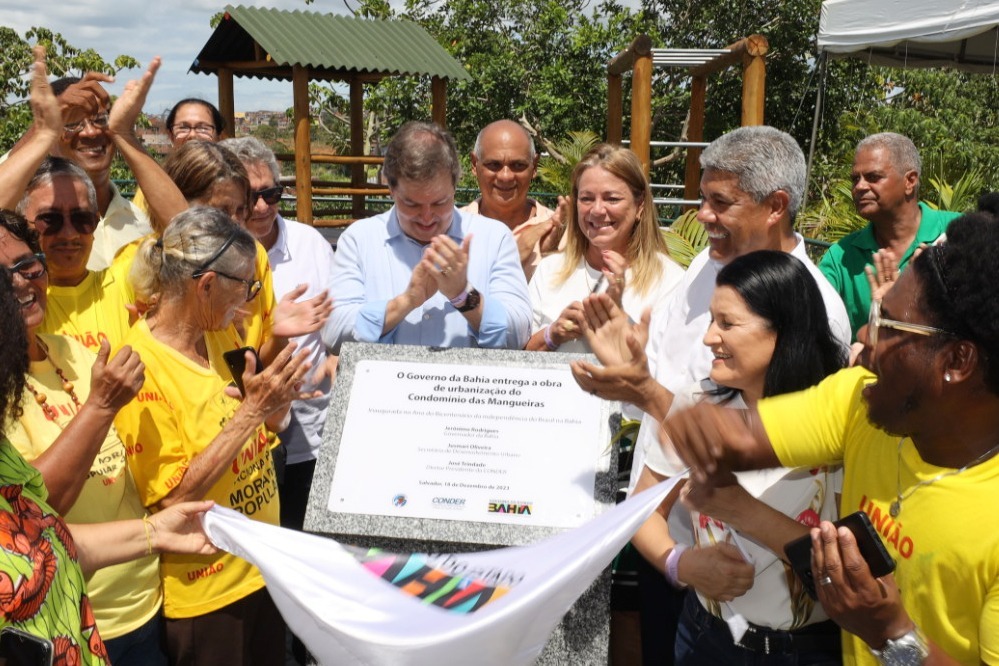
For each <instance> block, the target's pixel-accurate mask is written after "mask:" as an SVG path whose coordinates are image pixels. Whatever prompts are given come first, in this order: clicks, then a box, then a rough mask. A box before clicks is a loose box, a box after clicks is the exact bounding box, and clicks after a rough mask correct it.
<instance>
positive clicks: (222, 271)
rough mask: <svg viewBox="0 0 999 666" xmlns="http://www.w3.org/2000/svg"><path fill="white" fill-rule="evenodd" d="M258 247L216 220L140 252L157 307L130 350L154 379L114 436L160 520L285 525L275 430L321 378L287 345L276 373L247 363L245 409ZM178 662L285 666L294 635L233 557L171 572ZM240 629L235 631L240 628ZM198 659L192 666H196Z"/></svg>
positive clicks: (175, 226)
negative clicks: (179, 510)
mask: <svg viewBox="0 0 999 666" xmlns="http://www.w3.org/2000/svg"><path fill="white" fill-rule="evenodd" d="M255 254H256V244H255V243H254V241H253V238H252V237H251V236H250V235H249V234H248V233H247V232H246V231H245V230H244V229H242V228H241V227H240V226H239V225H237V224H236V223H235V222H233V221H232V220H231V219H230V218H229V216H228V215H226V214H225V213H224V212H222V211H221V210H218V209H216V208H209V207H202V206H196V207H194V208H191V209H189V210H187V211H185V212H183V213H181V214H180V215H178V216H177V217H176V218H174V220H173V221H172V222H171V223H170V225H169V226H168V227H167V228H166V229H165V230H164V231H163V235H162V237H161V238H159V239H155V238H148V239H146V240H145V241H144V242H143V243H142V245H141V246H140V247H139V249H138V251H137V253H136V256H135V260H134V262H133V265H132V270H131V279H132V283H133V287H134V289H135V292H136V295H137V296H138V297H139V298H148V297H149V295H150V294H154V293H155V294H158V295H159V302H158V305H157V307H156V308H154V309H153V310H151V311H150V312H149V313H148V314H147V315H146V317H145V318H143V319H141V320H139V321H138V322H136V323H135V325H134V326H133V327H132V329H131V330H130V331H129V335H128V337H127V338H126V342H127V343H128V344H130V345H131V346H132V348H133V349H134V350H136V351H137V352H138V353H139V354H141V356H142V359H143V362H144V363H145V365H146V380H145V383H144V384H143V386H142V388H141V389H140V391H139V394H138V397H137V399H136V400H134V401H133V402H132V403H130V404H129V405H127V406H126V407H125V408H123V409H122V410H121V411H120V412H119V413H118V416H117V418H116V419H115V425H116V427H117V428H118V432H119V433H120V434H121V437H122V440H123V441H124V442H125V446H126V448H127V450H128V452H129V466H130V468H131V470H132V474H133V476H134V477H135V480H136V484H137V486H138V489H139V496H140V497H141V499H142V501H143V503H144V504H145V505H146V506H147V507H149V508H150V509H152V510H160V509H163V508H165V507H168V506H170V505H172V504H174V503H176V502H181V501H185V500H190V499H203V498H204V499H212V500H214V501H215V502H216V503H218V504H219V505H221V506H226V507H230V508H233V509H236V510H237V511H240V512H241V513H243V514H245V515H247V516H249V517H251V518H253V519H254V520H261V521H264V522H268V523H272V524H275V525H276V524H278V522H279V503H278V489H277V479H276V475H275V471H274V464H273V461H272V458H271V451H270V450H271V448H272V447H273V446H274V445H275V438H274V437H273V436H272V435H271V434H270V432H269V431H268V429H267V428H266V427H265V422H268V421H270V420H272V419H277V418H280V417H281V416H283V414H284V413H285V412H286V410H287V409H288V405H289V403H290V401H291V400H292V399H295V398H298V397H300V395H299V389H300V387H301V385H302V382H303V377H304V376H305V374H306V372H307V371H308V369H309V367H310V366H309V363H308V362H306V361H305V360H304V356H303V355H301V354H299V355H297V356H293V355H292V351H293V350H294V347H295V346H294V344H290V345H288V347H286V348H285V349H284V350H282V351H281V352H280V353H279V354H278V355H277V356H276V357H275V359H274V361H273V362H271V363H270V364H269V365H268V366H267V368H266V369H263V370H262V371H260V372H259V374H255V373H256V371H259V370H260V368H259V367H256V360H255V358H253V356H252V354H250V353H249V352H245V353H244V356H243V357H242V359H241V360H243V361H245V363H246V370H245V371H244V372H243V373H242V376H241V378H240V379H241V380H242V386H243V390H244V392H245V395H244V397H243V400H242V402H240V401H239V400H237V399H236V398H234V397H233V395H232V389H231V388H228V389H227V387H229V384H230V383H231V382H233V381H234V380H235V379H236V378H235V377H233V376H232V374H231V372H230V370H229V369H228V367H227V364H226V361H225V359H224V358H223V354H224V353H225V352H227V351H229V350H232V349H234V348H239V347H240V346H241V345H242V340H240V339H233V335H234V331H233V328H232V327H231V326H230V324H231V323H232V321H233V320H234V319H235V318H237V317H241V316H242V314H243V312H244V310H245V309H246V308H247V307H248V302H250V301H252V300H253V299H254V297H256V296H257V295H258V292H259V291H260V282H259V280H257V278H256V275H255V268H254V263H253V257H254V256H255ZM162 574H163V585H164V615H165V616H166V618H167V619H166V625H167V628H166V636H167V651H168V653H169V654H170V655H171V658H172V659H173V660H175V661H176V660H178V659H181V658H183V663H190V664H220V663H226V664H256V663H260V664H275V663H280V662H281V660H282V658H283V653H284V623H283V621H282V619H281V616H280V615H279V614H278V612H277V609H276V608H275V606H274V604H273V602H272V601H271V599H270V597H269V595H268V594H267V591H266V590H265V589H264V581H263V578H262V577H261V575H260V572H259V571H257V569H255V568H254V567H252V566H251V565H250V564H248V563H247V562H245V561H243V560H241V559H239V558H237V557H234V556H232V555H228V554H219V555H212V556H208V557H172V556H165V557H164V558H163V559H162ZM233 619H235V620H236V622H235V623H234V622H233ZM188 656H190V659H191V660H190V661H188V660H187V659H188Z"/></svg>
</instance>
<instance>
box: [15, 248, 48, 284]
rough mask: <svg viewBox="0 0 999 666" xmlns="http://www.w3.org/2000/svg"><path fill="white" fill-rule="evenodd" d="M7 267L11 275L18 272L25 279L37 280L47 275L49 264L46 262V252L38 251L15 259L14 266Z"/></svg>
mask: <svg viewBox="0 0 999 666" xmlns="http://www.w3.org/2000/svg"><path fill="white" fill-rule="evenodd" d="M6 269H7V272H8V273H10V275H11V277H13V275H14V274H15V273H17V274H18V275H20V276H21V277H22V278H24V279H25V280H37V279H38V278H40V277H41V276H43V275H45V271H47V270H48V264H46V263H45V253H44V252H36V253H35V254H31V255H28V256H27V257H25V258H23V259H20V260H18V261H15V262H14V265H13V266H7V267H6Z"/></svg>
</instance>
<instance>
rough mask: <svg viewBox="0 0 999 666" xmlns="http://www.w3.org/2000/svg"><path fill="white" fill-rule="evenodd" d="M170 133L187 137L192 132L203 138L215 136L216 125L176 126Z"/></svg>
mask: <svg viewBox="0 0 999 666" xmlns="http://www.w3.org/2000/svg"><path fill="white" fill-rule="evenodd" d="M170 131H171V132H173V135H174V136H187V135H188V134H190V133H191V132H194V133H195V134H200V135H201V136H215V125H174V126H173V127H171V128H170Z"/></svg>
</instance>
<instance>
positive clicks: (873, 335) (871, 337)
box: [867, 301, 953, 349]
mask: <svg viewBox="0 0 999 666" xmlns="http://www.w3.org/2000/svg"><path fill="white" fill-rule="evenodd" d="M879 328H893V329H895V330H896V331H905V332H906V333H915V334H916V335H926V336H930V335H953V333H951V332H950V331H945V330H944V329H942V328H936V327H934V326H926V325H925V324H910V323H909V322H906V321H896V320H894V319H882V318H881V301H872V302H871V314H870V316H868V318H867V342H868V344H869V345H870V346H871V349H873V348H874V347H876V346H877V344H878V329H879Z"/></svg>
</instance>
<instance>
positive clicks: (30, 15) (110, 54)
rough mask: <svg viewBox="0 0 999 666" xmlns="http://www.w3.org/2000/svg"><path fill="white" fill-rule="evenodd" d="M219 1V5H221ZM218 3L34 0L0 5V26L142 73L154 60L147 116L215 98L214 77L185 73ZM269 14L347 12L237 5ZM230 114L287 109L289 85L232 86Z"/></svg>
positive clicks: (279, 1)
mask: <svg viewBox="0 0 999 666" xmlns="http://www.w3.org/2000/svg"><path fill="white" fill-rule="evenodd" d="M223 2H224V0H223ZM223 2H219V1H218V0H153V1H152V2H136V1H135V0H128V1H126V0H71V1H68V2H62V3H59V4H56V5H53V4H51V3H43V2H38V0H35V1H34V2H33V3H31V2H24V0H18V1H16V2H15V1H14V0H0V16H3V24H4V25H6V26H7V27H10V28H13V29H14V30H16V31H17V32H18V33H19V34H21V35H22V36H23V35H24V33H25V31H26V30H28V29H29V28H31V27H36V26H43V27H46V28H49V29H50V30H53V31H54V32H58V33H60V34H61V35H62V36H63V37H64V38H65V39H66V41H68V42H69V43H70V44H72V45H73V46H76V47H78V48H93V49H94V50H95V51H97V52H98V53H99V54H100V55H101V57H103V58H104V59H105V60H108V61H110V60H113V59H114V58H115V57H116V56H118V55H121V54H127V55H130V56H134V57H135V58H136V59H138V60H139V62H141V63H142V65H143V67H145V66H147V65H148V64H149V61H150V60H151V59H152V58H153V56H156V55H159V56H161V57H162V58H163V66H162V67H161V68H160V71H159V74H158V75H157V77H156V83H155V84H153V88H152V90H151V91H150V95H149V99H148V100H147V103H146V111H147V112H149V113H160V112H161V111H163V110H165V109H169V108H170V107H171V106H172V105H173V104H174V102H176V101H177V100H179V99H182V98H184V97H203V98H205V99H208V100H210V101H212V102H215V101H217V99H218V82H217V79H216V78H215V77H214V76H208V75H205V74H191V73H188V71H187V70H188V68H189V67H190V66H191V63H192V62H194V59H195V58H196V57H197V55H198V52H199V51H200V50H201V47H203V46H204V45H205V43H206V42H207V41H208V38H209V37H210V36H211V34H212V28H211V27H210V26H209V20H210V19H211V17H212V16H213V15H214V14H215V13H217V12H219V11H221V10H222V9H223V8H224V6H225V5H224V4H223ZM233 4H243V5H250V6H267V7H272V8H275V9H289V10H296V9H297V10H302V11H320V12H335V13H346V9H345V5H344V2H343V0H326V1H323V0H318V1H317V2H314V3H313V4H311V5H306V4H305V1H304V0H254V1H248V2H242V3H239V2H237V3H233ZM140 74H141V72H140V71H138V70H129V71H125V72H122V73H121V74H120V75H119V76H118V80H117V81H116V82H115V83H114V84H111V85H109V86H108V89H109V90H110V92H111V93H112V94H115V95H117V94H119V93H120V92H121V89H122V87H123V86H124V83H125V81H128V80H129V79H132V78H136V77H138V76H140ZM234 89H235V95H236V110H237V111H253V110H259V109H268V110H275V111H283V110H284V109H286V108H288V107H290V106H291V104H292V93H291V83H290V82H288V83H286V82H280V81H259V80H256V79H237V80H236V83H235V85H234Z"/></svg>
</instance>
